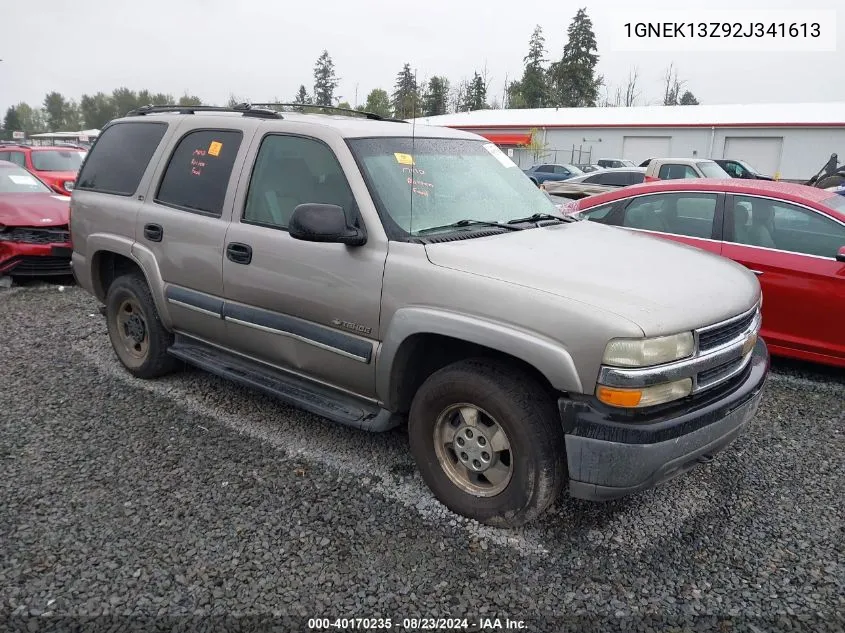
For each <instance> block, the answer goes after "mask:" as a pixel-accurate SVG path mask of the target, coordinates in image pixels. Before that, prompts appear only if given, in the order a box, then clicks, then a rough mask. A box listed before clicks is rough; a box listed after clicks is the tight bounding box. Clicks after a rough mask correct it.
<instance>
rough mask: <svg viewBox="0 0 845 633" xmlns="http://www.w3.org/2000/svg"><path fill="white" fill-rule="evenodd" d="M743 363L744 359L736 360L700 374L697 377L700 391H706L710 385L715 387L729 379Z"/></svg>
mask: <svg viewBox="0 0 845 633" xmlns="http://www.w3.org/2000/svg"><path fill="white" fill-rule="evenodd" d="M742 362H743V359H742V358H734V359H732V360H729V361H727V362H725V363H722V364H721V365H717V366H716V367H712V368H711V369H708V370H706V371H702V372H700V373H699V374H698V376H697V377H696V383H697V387H698V389H704V388H706V387H709V386H710V385H715V384H716V383H717V382H720V381H722V380H723V379H724V378H727V377H729V376H730V375H732V374H733V373H734V372H736V371H737V370H738V369H739V368H740V366H741V365H742Z"/></svg>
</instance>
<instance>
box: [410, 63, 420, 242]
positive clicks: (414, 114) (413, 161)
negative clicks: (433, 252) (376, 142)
mask: <svg viewBox="0 0 845 633" xmlns="http://www.w3.org/2000/svg"><path fill="white" fill-rule="evenodd" d="M417 93H419V86H417V69H416V68H414V94H413V105H412V106H411V208H410V216H411V224H410V227H409V228H408V232H409V233H411V234H412V235H413V233H414V184H415V180H416V173H415V170H416V166H417V158H416V155H415V154H414V147H415V145H416V129H417Z"/></svg>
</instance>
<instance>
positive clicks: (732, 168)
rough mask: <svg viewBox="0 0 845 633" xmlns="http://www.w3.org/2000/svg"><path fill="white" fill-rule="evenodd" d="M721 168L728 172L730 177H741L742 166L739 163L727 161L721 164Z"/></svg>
mask: <svg viewBox="0 0 845 633" xmlns="http://www.w3.org/2000/svg"><path fill="white" fill-rule="evenodd" d="M722 169H724V170H725V171H726V172H728V175H729V176H730V177H731V178H742V167H741V166H740V165H739V163H734V162H728V163H724V164H722Z"/></svg>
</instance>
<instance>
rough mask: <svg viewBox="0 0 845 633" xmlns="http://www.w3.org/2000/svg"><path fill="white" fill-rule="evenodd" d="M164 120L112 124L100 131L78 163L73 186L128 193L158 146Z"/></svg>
mask: <svg viewBox="0 0 845 633" xmlns="http://www.w3.org/2000/svg"><path fill="white" fill-rule="evenodd" d="M166 131H167V124H166V123H159V122H156V123H116V124H115V125H112V126H111V127H108V128H106V129H105V130H104V131H103V133H102V134H100V136H99V138H98V139H97V142H96V143H94V147H93V148H92V149H91V151H90V152H89V155H88V157H87V159H86V160H85V162H84V163H83V165H82V171H81V172H80V174H79V177H78V178H77V181H76V189H87V190H89V191H99V192H101V193H112V194H116V195H119V196H131V195H132V194H134V193H135V191H136V190H137V189H138V185H139V184H140V183H141V178H142V177H143V175H144V171H145V170H146V169H147V165H148V164H149V162H150V159H151V158H152V157H153V154H154V153H155V151H156V148H158V144H159V143H160V142H161V139H162V137H163V136H164V133H165V132H166Z"/></svg>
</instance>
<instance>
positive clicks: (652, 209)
mask: <svg viewBox="0 0 845 633" xmlns="http://www.w3.org/2000/svg"><path fill="white" fill-rule="evenodd" d="M717 199H718V197H717V195H716V194H710V193H667V194H658V195H653V196H641V197H639V198H635V199H634V200H633V201H632V202H631V203H630V204H629V205H628V207H627V208H626V209H625V218H624V220H623V226H627V227H630V228H634V229H644V230H646V231H660V232H662V233H671V234H673V235H686V236H688V237H700V238H711V237H712V236H713V220H714V218H715V217H716V201H717Z"/></svg>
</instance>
